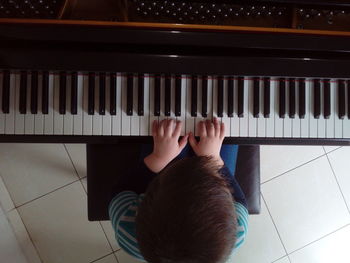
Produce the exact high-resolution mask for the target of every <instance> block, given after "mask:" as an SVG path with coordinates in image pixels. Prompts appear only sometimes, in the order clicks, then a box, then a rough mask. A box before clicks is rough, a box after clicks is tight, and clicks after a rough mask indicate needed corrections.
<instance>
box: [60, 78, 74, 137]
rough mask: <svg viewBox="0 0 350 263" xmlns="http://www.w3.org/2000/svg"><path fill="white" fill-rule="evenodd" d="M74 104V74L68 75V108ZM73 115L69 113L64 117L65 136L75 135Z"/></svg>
mask: <svg viewBox="0 0 350 263" xmlns="http://www.w3.org/2000/svg"><path fill="white" fill-rule="evenodd" d="M71 102H72V74H67V75H66V102H65V104H66V106H67V105H69V104H71ZM73 119H74V118H73V114H71V113H70V112H67V113H66V114H64V115H63V134H64V135H73V127H74V124H73Z"/></svg>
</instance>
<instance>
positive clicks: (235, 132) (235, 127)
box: [231, 77, 240, 137]
mask: <svg viewBox="0 0 350 263" xmlns="http://www.w3.org/2000/svg"><path fill="white" fill-rule="evenodd" d="M232 78H233V77H232ZM233 86H234V87H235V88H234V89H233V117H232V118H231V136H234V137H239V120H240V118H238V115H237V112H238V88H237V86H238V80H237V78H233Z"/></svg>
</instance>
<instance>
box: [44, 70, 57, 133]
mask: <svg viewBox="0 0 350 263" xmlns="http://www.w3.org/2000/svg"><path fill="white" fill-rule="evenodd" d="M54 93H55V92H54V74H53V72H50V73H49V88H48V97H49V101H48V110H49V111H48V114H44V133H45V135H49V134H54V95H55V94H54Z"/></svg>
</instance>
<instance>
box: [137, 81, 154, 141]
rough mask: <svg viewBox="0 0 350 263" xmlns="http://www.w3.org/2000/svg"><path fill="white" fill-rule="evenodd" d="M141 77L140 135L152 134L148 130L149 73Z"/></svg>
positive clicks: (149, 112)
mask: <svg viewBox="0 0 350 263" xmlns="http://www.w3.org/2000/svg"><path fill="white" fill-rule="evenodd" d="M142 79H143V90H144V93H143V101H144V103H143V108H144V109H143V116H142V118H140V135H141V136H152V131H151V132H149V130H150V128H149V125H150V114H151V111H150V85H149V83H150V75H149V74H145V75H144V77H143V78H142Z"/></svg>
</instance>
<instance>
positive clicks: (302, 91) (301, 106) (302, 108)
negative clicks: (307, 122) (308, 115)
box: [299, 79, 306, 119]
mask: <svg viewBox="0 0 350 263" xmlns="http://www.w3.org/2000/svg"><path fill="white" fill-rule="evenodd" d="M305 111H306V106H305V79H299V118H300V119H304V118H305Z"/></svg>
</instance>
